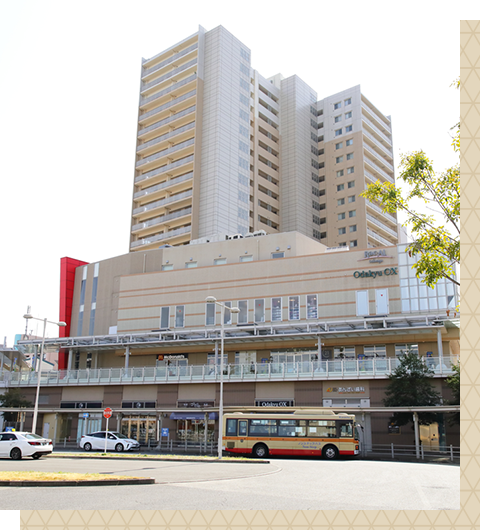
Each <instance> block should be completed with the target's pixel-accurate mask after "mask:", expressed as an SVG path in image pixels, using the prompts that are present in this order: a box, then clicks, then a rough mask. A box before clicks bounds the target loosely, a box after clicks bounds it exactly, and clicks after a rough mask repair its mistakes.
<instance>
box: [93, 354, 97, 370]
mask: <svg viewBox="0 0 480 530" xmlns="http://www.w3.org/2000/svg"><path fill="white" fill-rule="evenodd" d="M93 355H94V357H93V369H94V370H96V369H97V368H98V351H96V352H95V353H94V354H93Z"/></svg>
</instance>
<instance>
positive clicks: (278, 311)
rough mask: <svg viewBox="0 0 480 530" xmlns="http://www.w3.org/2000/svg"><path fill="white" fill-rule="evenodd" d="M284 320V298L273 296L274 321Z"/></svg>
mask: <svg viewBox="0 0 480 530" xmlns="http://www.w3.org/2000/svg"><path fill="white" fill-rule="evenodd" d="M281 320H282V299H281V298H280V297H278V298H272V322H280V321H281Z"/></svg>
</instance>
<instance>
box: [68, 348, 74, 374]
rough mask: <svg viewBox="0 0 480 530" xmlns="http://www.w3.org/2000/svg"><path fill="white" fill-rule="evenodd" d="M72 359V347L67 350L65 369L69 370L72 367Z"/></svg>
mask: <svg viewBox="0 0 480 530" xmlns="http://www.w3.org/2000/svg"><path fill="white" fill-rule="evenodd" d="M72 359H73V350H72V348H70V349H69V350H68V361H67V370H69V371H70V370H71V369H72Z"/></svg>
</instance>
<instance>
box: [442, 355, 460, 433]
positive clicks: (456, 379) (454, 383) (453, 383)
mask: <svg viewBox="0 0 480 530" xmlns="http://www.w3.org/2000/svg"><path fill="white" fill-rule="evenodd" d="M452 370H453V374H452V375H451V376H449V377H447V379H446V381H445V382H446V383H447V386H448V388H450V390H451V391H452V399H450V400H449V401H448V404H449V405H460V363H459V364H454V365H453V366H452ZM449 423H450V424H451V425H455V424H456V425H459V424H460V412H454V413H453V414H452V415H451V417H450V419H449Z"/></svg>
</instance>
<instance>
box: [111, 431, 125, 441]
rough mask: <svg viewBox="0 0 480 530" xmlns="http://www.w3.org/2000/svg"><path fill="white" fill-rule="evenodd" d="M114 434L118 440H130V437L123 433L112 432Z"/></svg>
mask: <svg viewBox="0 0 480 530" xmlns="http://www.w3.org/2000/svg"><path fill="white" fill-rule="evenodd" d="M112 434H114V435H115V436H116V437H117V438H121V439H126V438H128V436H125V435H124V434H122V433H121V432H112Z"/></svg>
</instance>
